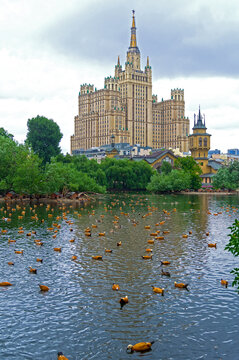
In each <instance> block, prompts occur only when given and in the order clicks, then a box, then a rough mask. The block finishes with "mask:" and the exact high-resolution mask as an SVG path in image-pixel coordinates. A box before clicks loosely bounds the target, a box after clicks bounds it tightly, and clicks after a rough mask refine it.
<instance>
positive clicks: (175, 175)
mask: <svg viewBox="0 0 239 360" xmlns="http://www.w3.org/2000/svg"><path fill="white" fill-rule="evenodd" d="M190 181H191V179H190V174H189V173H187V172H185V171H182V170H172V171H171V172H170V173H169V174H164V173H162V174H158V173H157V174H155V175H153V176H152V178H151V181H150V183H149V184H148V186H147V190H149V191H152V192H155V193H157V192H171V191H182V190H185V189H188V187H189V185H190Z"/></svg>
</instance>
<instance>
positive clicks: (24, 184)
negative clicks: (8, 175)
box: [12, 145, 45, 195]
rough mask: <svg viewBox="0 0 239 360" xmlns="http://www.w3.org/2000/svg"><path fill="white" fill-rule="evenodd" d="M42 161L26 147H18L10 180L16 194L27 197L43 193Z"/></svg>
mask: <svg viewBox="0 0 239 360" xmlns="http://www.w3.org/2000/svg"><path fill="white" fill-rule="evenodd" d="M41 162H42V160H41V159H40V158H39V156H38V155H37V154H34V153H33V151H32V150H31V149H30V148H28V147H27V146H26V145H20V146H19V147H18V153H17V156H16V168H15V172H14V176H13V180H12V183H13V185H12V188H13V190H14V191H15V192H17V193H20V194H21V193H25V194H29V195H33V194H41V193H43V192H44V190H45V189H44V183H43V172H42V168H41Z"/></svg>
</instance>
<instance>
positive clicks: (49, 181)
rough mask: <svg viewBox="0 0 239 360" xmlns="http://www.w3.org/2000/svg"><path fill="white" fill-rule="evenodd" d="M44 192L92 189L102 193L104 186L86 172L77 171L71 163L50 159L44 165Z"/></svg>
mask: <svg viewBox="0 0 239 360" xmlns="http://www.w3.org/2000/svg"><path fill="white" fill-rule="evenodd" d="M45 183H46V190H47V191H46V192H48V193H53V192H62V193H63V194H65V193H67V192H69V191H92V192H99V193H104V192H105V188H104V187H103V186H101V185H99V184H97V182H96V181H95V180H94V179H93V178H91V177H90V176H89V175H88V174H86V173H83V172H82V171H78V170H77V168H76V167H74V165H73V164H69V163H62V162H57V161H56V159H55V160H54V159H52V161H51V163H50V164H47V166H46V173H45Z"/></svg>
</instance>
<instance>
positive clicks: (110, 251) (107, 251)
mask: <svg viewBox="0 0 239 360" xmlns="http://www.w3.org/2000/svg"><path fill="white" fill-rule="evenodd" d="M105 252H106V253H112V252H113V250H110V249H106V248H105Z"/></svg>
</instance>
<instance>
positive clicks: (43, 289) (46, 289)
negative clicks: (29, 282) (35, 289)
mask: <svg viewBox="0 0 239 360" xmlns="http://www.w3.org/2000/svg"><path fill="white" fill-rule="evenodd" d="M39 287H40V290H41V291H48V290H50V289H49V287H48V286H46V285H40V284H39Z"/></svg>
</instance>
